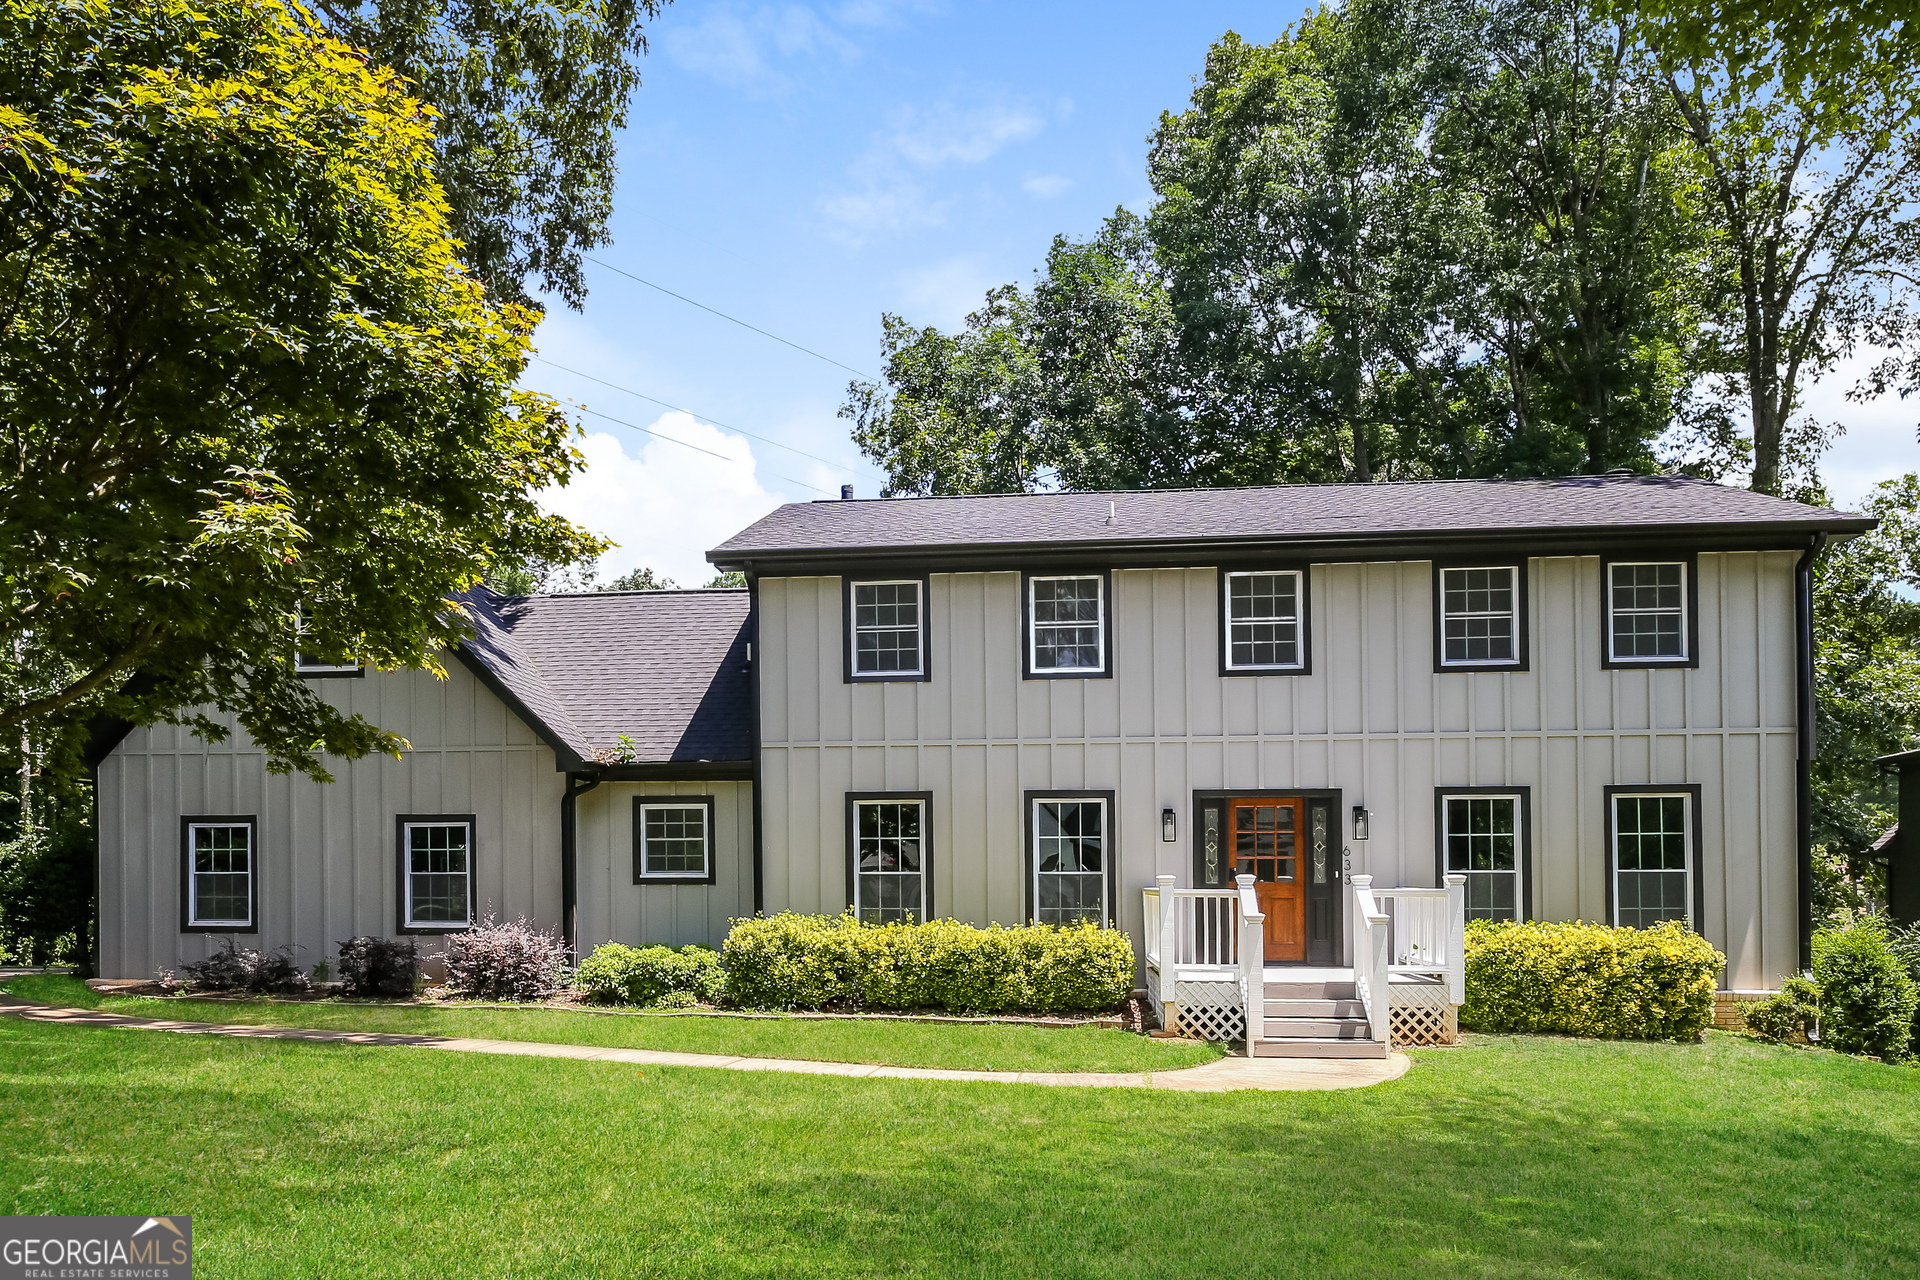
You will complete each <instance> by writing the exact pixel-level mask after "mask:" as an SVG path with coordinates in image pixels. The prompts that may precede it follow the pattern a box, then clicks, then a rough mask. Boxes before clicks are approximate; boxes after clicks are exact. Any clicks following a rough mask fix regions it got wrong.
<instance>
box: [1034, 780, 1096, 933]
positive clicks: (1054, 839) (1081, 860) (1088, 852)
mask: <svg viewBox="0 0 1920 1280" xmlns="http://www.w3.org/2000/svg"><path fill="white" fill-rule="evenodd" d="M1033 843H1034V850H1033V868H1034V894H1033V901H1034V919H1036V920H1038V921H1039V922H1040V923H1041V924H1072V923H1074V922H1075V921H1076V920H1091V921H1093V922H1095V923H1096V924H1102V923H1105V921H1106V918H1107V805H1106V801H1104V800H1036V801H1035V802H1034V822H1033Z"/></svg>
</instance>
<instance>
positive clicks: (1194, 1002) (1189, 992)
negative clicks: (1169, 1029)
mask: <svg viewBox="0 0 1920 1280" xmlns="http://www.w3.org/2000/svg"><path fill="white" fill-rule="evenodd" d="M1173 1003H1174V1007H1175V1009H1176V1016H1177V1017H1178V1018H1179V1019H1180V1026H1179V1027H1178V1030H1180V1031H1183V1032H1185V1033H1186V1034H1188V1035H1194V1036H1199V1037H1200V1038H1201V1039H1202V1040H1244V1039H1245V1038H1246V1034H1247V1030H1246V1019H1245V1018H1244V1017H1243V1016H1242V1015H1241V1011H1240V984H1239V983H1237V982H1181V981H1179V980H1178V979H1176V980H1175V981H1174V984H1173Z"/></svg>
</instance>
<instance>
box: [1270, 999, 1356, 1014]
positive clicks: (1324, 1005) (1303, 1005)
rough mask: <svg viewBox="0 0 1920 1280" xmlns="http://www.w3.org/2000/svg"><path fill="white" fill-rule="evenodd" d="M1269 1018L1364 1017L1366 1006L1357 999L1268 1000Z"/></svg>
mask: <svg viewBox="0 0 1920 1280" xmlns="http://www.w3.org/2000/svg"><path fill="white" fill-rule="evenodd" d="M1265 1013H1266V1016H1267V1017H1269V1018H1364V1017H1366V1016H1367V1006H1365V1005H1364V1004H1361V1003H1360V1002H1359V1001H1358V1000H1268V1001H1267V1002H1266V1009H1265Z"/></svg>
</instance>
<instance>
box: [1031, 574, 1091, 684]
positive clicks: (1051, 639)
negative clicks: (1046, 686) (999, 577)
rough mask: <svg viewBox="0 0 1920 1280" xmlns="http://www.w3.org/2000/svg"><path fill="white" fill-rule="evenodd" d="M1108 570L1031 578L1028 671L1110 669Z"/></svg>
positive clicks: (1087, 672) (1054, 672)
mask: <svg viewBox="0 0 1920 1280" xmlns="http://www.w3.org/2000/svg"><path fill="white" fill-rule="evenodd" d="M1108 622H1109V618H1108V609H1107V576H1106V575H1105V574H1084V575H1083V574H1073V575H1060V576H1047V577H1042V576H1039V575H1034V576H1031V577H1029V578H1028V579H1027V674H1028V675H1030V676H1103V675H1106V674H1107V636H1108Z"/></svg>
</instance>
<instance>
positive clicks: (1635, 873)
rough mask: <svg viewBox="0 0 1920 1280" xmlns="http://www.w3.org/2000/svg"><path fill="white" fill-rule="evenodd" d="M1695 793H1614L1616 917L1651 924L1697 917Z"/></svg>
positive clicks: (1634, 924) (1635, 925)
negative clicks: (1693, 855) (1694, 859)
mask: <svg viewBox="0 0 1920 1280" xmlns="http://www.w3.org/2000/svg"><path fill="white" fill-rule="evenodd" d="M1692 851H1693V796H1692V794H1691V793H1690V792H1685V791H1676V792H1658V791H1616V792H1614V793H1613V922H1614V923H1615V924H1621V925H1629V926H1631V927H1633V928H1635V929H1645V928H1648V927H1649V926H1652V925H1656V924H1659V923H1660V922H1661V921H1662V920H1688V919H1691V918H1692V916H1693V858H1692Z"/></svg>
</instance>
